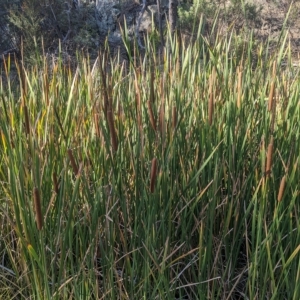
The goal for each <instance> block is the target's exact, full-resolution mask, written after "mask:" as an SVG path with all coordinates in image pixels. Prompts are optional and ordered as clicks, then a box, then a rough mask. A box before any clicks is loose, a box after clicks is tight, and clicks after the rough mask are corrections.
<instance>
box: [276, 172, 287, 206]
mask: <svg viewBox="0 0 300 300" xmlns="http://www.w3.org/2000/svg"><path fill="white" fill-rule="evenodd" d="M285 183H286V175H284V176H283V177H282V178H281V182H280V187H279V192H278V196H277V200H278V202H280V201H281V200H282V197H283V193H284V188H285Z"/></svg>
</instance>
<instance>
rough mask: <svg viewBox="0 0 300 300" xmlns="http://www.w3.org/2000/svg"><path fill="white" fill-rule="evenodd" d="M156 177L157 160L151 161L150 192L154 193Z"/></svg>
mask: <svg viewBox="0 0 300 300" xmlns="http://www.w3.org/2000/svg"><path fill="white" fill-rule="evenodd" d="M156 177H157V158H153V159H152V163H151V174H150V192H151V193H154V189H155V183H156Z"/></svg>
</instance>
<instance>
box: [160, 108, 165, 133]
mask: <svg viewBox="0 0 300 300" xmlns="http://www.w3.org/2000/svg"><path fill="white" fill-rule="evenodd" d="M159 130H160V135H161V137H162V139H164V137H165V104H164V103H163V102H162V103H161V105H160V109H159Z"/></svg>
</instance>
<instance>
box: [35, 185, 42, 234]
mask: <svg viewBox="0 0 300 300" xmlns="http://www.w3.org/2000/svg"><path fill="white" fill-rule="evenodd" d="M33 200H34V209H35V219H36V225H37V228H38V230H41V229H42V227H43V216H42V209H41V198H40V192H39V190H38V188H37V187H35V188H34V189H33Z"/></svg>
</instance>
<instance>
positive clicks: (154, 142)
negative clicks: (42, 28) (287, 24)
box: [0, 30, 300, 299]
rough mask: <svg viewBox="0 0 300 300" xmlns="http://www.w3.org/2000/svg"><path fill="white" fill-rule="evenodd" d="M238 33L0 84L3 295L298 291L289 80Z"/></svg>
mask: <svg viewBox="0 0 300 300" xmlns="http://www.w3.org/2000/svg"><path fill="white" fill-rule="evenodd" d="M199 32H201V31H200V30H199ZM235 38H237V37H236V36H235V35H234V34H233V33H232V34H229V35H228V36H220V35H218V34H216V40H215V41H214V43H212V44H211V43H209V42H208V40H207V39H205V38H204V37H202V36H201V35H200V34H199V36H198V38H197V39H196V40H197V42H196V43H194V44H189V45H187V44H185V43H184V42H179V41H178V40H177V39H176V38H175V39H174V40H173V41H172V42H171V44H170V45H169V47H170V48H169V49H166V51H165V52H164V54H163V59H162V60H159V59H157V57H156V56H155V52H154V51H152V49H151V45H150V42H149V41H148V43H149V44H147V47H148V52H147V53H146V55H145V56H144V57H143V58H140V62H141V63H140V64H139V65H138V64H137V63H136V61H138V60H137V59H133V58H132V59H131V60H130V64H129V65H128V66H127V70H126V74H125V75H124V68H125V66H124V65H122V64H119V63H117V62H116V61H114V60H109V58H108V56H106V55H105V54H101V55H99V57H98V59H97V60H96V61H95V62H94V63H91V62H90V61H89V59H88V58H85V57H81V58H80V60H79V61H78V67H77V69H76V70H75V71H74V70H71V69H69V68H68V67H64V66H63V65H62V64H61V62H60V61H59V60H58V61H53V62H52V65H51V66H48V65H47V63H46V59H45V61H44V65H43V67H40V68H41V69H39V68H38V67H35V66H34V67H32V69H30V70H29V69H24V68H23V67H22V66H19V69H18V70H19V71H18V72H19V73H18V74H19V83H20V88H16V89H15V90H13V89H12V86H11V85H10V82H9V81H8V85H6V86H5V87H4V85H3V83H1V84H0V97H1V104H0V108H1V111H2V112H4V114H3V116H4V117H3V118H1V119H0V122H1V126H0V128H1V144H0V147H1V158H0V159H1V167H0V176H1V191H0V193H1V200H0V205H1V209H0V213H1V216H2V217H3V219H4V220H5V223H4V222H3V223H1V226H2V229H3V230H1V241H0V255H1V263H0V278H1V280H2V281H4V286H5V290H0V292H1V293H3V294H2V295H9V296H10V297H12V296H13V295H15V296H16V295H18V297H22V298H30V297H31V298H36V299H67V298H70V297H74V298H76V299H90V298H98V299H133V298H134V299H135V298H136V299H138V298H146V299H156V298H161V299H175V297H177V298H184V297H187V298H190V299H197V298H215V299H219V298H225V299H226V298H228V299H230V298H245V299H246V298H248V299H255V298H256V297H257V295H260V297H261V298H270V299H272V297H273V299H276V298H278V297H280V298H281V299H298V298H299V294H300V290H299V285H298V282H299V269H300V268H299V259H298V258H299V242H300V237H299V218H298V211H299V201H297V199H299V178H300V174H299V159H298V156H297V153H299V151H300V149H299V145H298V144H297V143H294V142H293V141H295V140H298V139H299V130H297V128H298V124H299V121H300V120H299V104H298V94H299V86H300V85H299V79H298V76H297V72H296V74H295V75H294V76H292V77H289V76H287V75H286V74H288V73H287V72H289V71H290V69H287V70H284V69H283V67H280V66H281V63H282V62H283V60H287V61H288V62H289V61H290V59H291V58H290V57H289V51H290V48H289V47H286V46H285V45H283V46H282V47H281V48H279V49H277V52H275V53H273V55H272V56H264V55H265V52H263V51H262V49H263V45H262V46H261V47H260V48H257V49H255V50H256V51H257V52H258V57H257V58H256V59H257V63H256V67H255V68H253V65H252V59H253V57H252V53H253V49H252V47H254V45H255V43H254V41H253V38H252V36H251V35H250V38H249V41H248V43H247V45H248V47H249V49H248V51H245V53H246V54H244V56H243V57H242V58H241V59H239V61H238V62H237V61H235V58H234V57H232V56H231V53H232V52H231V51H229V49H231V47H232V41H233V40H234V39H235ZM179 45H180V48H179ZM205 49H206V50H205ZM274 61H276V64H275V62H274ZM274 65H276V68H274V67H273V66H274ZM50 69H51V70H52V71H51V72H48V70H50ZM274 70H275V71H274ZM5 73H6V75H8V73H9V65H8V64H6V65H5V72H4V75H5ZM40 74H44V75H43V76H40ZM273 86H274V87H273ZM19 91H20V92H19ZM271 93H272V97H271ZM270 98H272V101H273V102H272V107H273V109H271V110H270V109H268V105H266V99H267V100H269V99H270ZM269 101H270V100H269ZM275 106H276V107H275ZM274 107H275V108H276V109H275V108H274ZM25 108H26V109H25ZM262 140H263V141H265V142H264V143H262V142H261V141H262ZM268 144H269V146H265V145H268ZM270 145H272V147H271V146H270ZM271 156H272V160H271V159H270V157H271ZM149 175H150V176H149ZM282 178H284V183H282ZM283 185H284V192H283V187H282V186H283ZM34 207H35V209H34ZM8 274H9V275H8ZM15 282H16V283H17V284H14V283H15ZM5 293H6V294H5Z"/></svg>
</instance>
